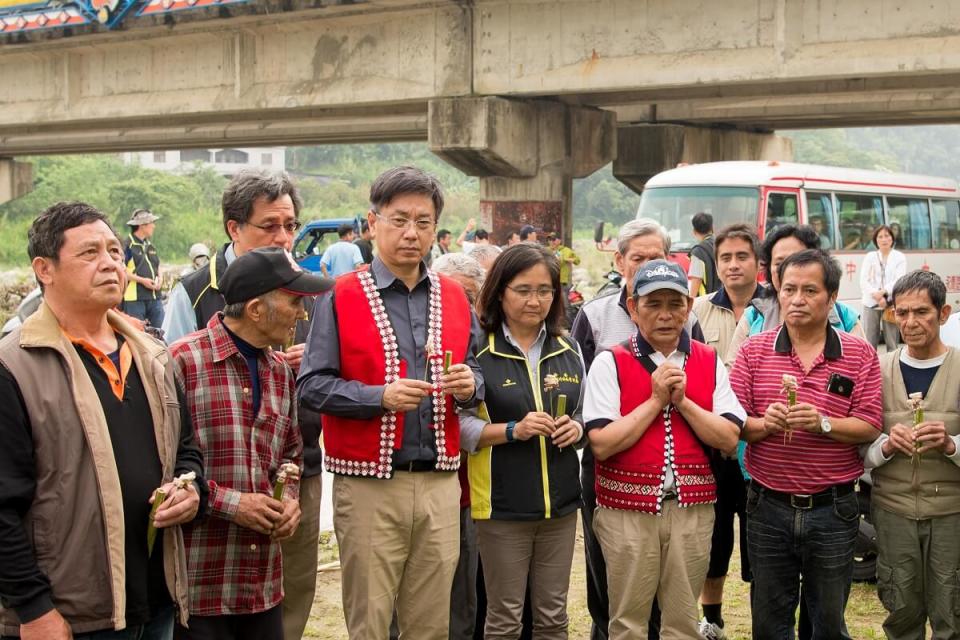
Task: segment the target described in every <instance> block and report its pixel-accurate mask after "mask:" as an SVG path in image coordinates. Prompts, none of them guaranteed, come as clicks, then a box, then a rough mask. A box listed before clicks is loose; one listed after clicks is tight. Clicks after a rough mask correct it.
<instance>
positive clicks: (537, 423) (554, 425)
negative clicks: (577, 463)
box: [513, 411, 583, 449]
mask: <svg viewBox="0 0 960 640" xmlns="http://www.w3.org/2000/svg"><path fill="white" fill-rule="evenodd" d="M582 434H583V427H582V426H580V423H579V422H577V421H576V420H573V419H571V418H570V416H568V415H562V416H560V417H559V418H554V417H553V416H551V415H550V414H549V413H544V412H543V411H531V412H530V413H528V414H527V415H525V416H524V417H523V420H520V421H519V422H517V424H516V425H515V426H514V427H513V437H514V439H515V440H521V441H523V440H529V439H530V438H532V437H534V436H543V437H545V438H550V440H551V441H552V442H553V444H555V445H557V447H559V448H560V449H563V448H564V447H569V446H571V445H573V444H576V442H577V440H579V439H580V436H581V435H582Z"/></svg>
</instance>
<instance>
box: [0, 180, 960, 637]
mask: <svg viewBox="0 0 960 640" xmlns="http://www.w3.org/2000/svg"><path fill="white" fill-rule="evenodd" d="M442 209H443V195H442V190H441V188H440V185H439V184H438V183H437V182H436V180H435V179H434V178H432V177H430V176H428V175H426V174H424V173H423V172H421V171H419V170H417V169H413V168H409V167H401V168H397V169H392V170H390V171H387V172H385V173H384V174H382V175H381V176H380V177H379V178H378V179H377V180H376V181H375V182H374V184H373V185H372V187H371V194H370V211H369V212H368V214H367V224H368V225H369V229H370V230H371V232H372V233H373V237H374V243H375V246H376V250H377V253H376V257H375V258H374V260H373V261H372V264H370V266H369V268H366V269H361V270H358V271H351V272H348V273H347V274H345V275H343V276H341V277H339V278H338V279H337V280H336V282H335V283H334V282H333V281H331V280H328V279H325V278H318V277H315V276H312V275H310V274H306V273H304V272H303V271H302V270H301V269H300V268H299V267H298V266H297V265H296V263H295V262H294V261H293V259H292V257H291V256H290V254H289V249H290V245H291V243H292V240H293V236H294V234H295V232H296V230H297V229H298V228H299V226H300V221H299V210H300V199H299V196H298V194H297V192H296V188H295V187H294V186H293V184H292V183H291V182H290V181H289V179H288V178H287V177H286V176H285V175H282V174H280V175H270V174H262V173H255V172H254V173H242V174H240V175H239V176H237V177H236V178H235V179H234V180H233V181H232V182H231V184H230V186H229V187H228V188H227V190H226V192H225V193H224V196H223V220H224V230H225V232H226V233H227V235H228V236H229V238H230V242H229V243H227V244H225V245H224V246H223V247H222V248H221V249H220V250H219V251H218V252H217V254H216V256H215V257H214V259H213V260H212V261H211V262H210V263H209V264H208V265H206V266H205V267H203V268H201V269H199V270H197V271H196V272H194V273H193V274H190V275H189V276H187V277H186V278H184V279H183V281H182V282H181V283H180V284H179V285H178V286H177V287H176V288H175V289H174V291H173V292H172V294H171V297H170V304H169V308H168V314H167V318H166V320H165V321H164V329H165V330H166V337H167V340H168V341H169V342H170V343H171V346H170V348H169V350H168V349H167V348H166V347H165V346H164V345H163V344H161V343H159V342H157V341H155V340H153V339H152V338H149V337H148V336H146V335H145V334H143V333H141V332H138V331H136V330H135V329H133V328H132V327H131V326H130V325H129V324H128V323H127V322H126V321H125V320H124V319H123V317H122V316H120V315H118V314H116V313H115V312H114V311H113V309H114V308H115V307H116V306H117V305H118V304H119V303H120V302H121V300H122V298H123V291H124V288H125V286H126V282H127V280H126V275H125V273H126V271H127V269H126V268H125V264H124V250H123V247H122V246H121V244H120V241H119V239H118V238H117V236H116V234H115V233H114V231H113V229H112V228H111V227H110V226H109V224H108V223H107V221H106V219H105V218H104V216H103V214H101V213H100V212H99V211H97V210H96V209H94V208H93V207H90V206H88V205H83V204H80V203H70V204H66V203H60V204H57V205H54V206H52V207H50V208H49V209H48V210H47V211H45V212H44V213H43V214H41V215H40V216H39V217H38V218H37V220H36V221H35V222H34V225H33V227H32V228H31V230H30V237H29V243H30V244H29V253H30V257H31V260H32V266H33V269H34V272H35V274H36V276H37V279H38V280H39V282H40V283H41V286H42V287H43V291H44V302H43V304H42V305H41V307H40V310H39V311H38V312H37V313H36V314H35V315H34V316H32V317H31V318H29V319H28V320H27V321H26V322H25V323H24V325H23V326H22V327H21V328H20V329H19V330H17V331H16V332H14V333H13V334H12V335H11V336H9V337H7V338H6V339H5V340H4V341H3V342H0V364H2V367H0V395H2V396H3V398H4V400H5V402H0V432H2V433H3V441H4V445H5V446H4V447H3V448H2V449H0V602H2V604H3V607H4V610H3V611H2V624H3V627H2V633H3V634H5V636H20V637H22V638H26V639H28V640H30V639H31V638H33V639H36V638H42V639H44V640H47V639H52V640H59V639H62V638H70V637H74V638H84V639H89V640H116V639H121V638H124V639H126V638H130V639H139V638H150V639H153V638H157V639H161V638H162V639H169V638H171V637H177V638H183V639H194V638H202V639H207V638H217V639H226V640H231V639H233V638H237V639H240V638H251V639H252V638H257V639H261V638H266V639H272V638H276V639H278V640H279V639H280V638H286V639H287V640H290V639H292V638H299V637H300V636H301V635H302V633H303V629H304V625H305V623H306V619H307V616H308V614H309V611H310V607H311V605H312V601H313V591H314V587H315V579H316V573H315V569H316V560H317V558H316V554H317V538H318V525H319V513H318V512H319V505H320V489H321V483H320V476H319V474H320V471H321V468H322V464H323V463H324V460H323V454H322V453H321V450H320V442H319V436H320V425H321V422H322V425H323V434H324V444H325V448H326V459H325V464H326V468H327V469H328V470H330V471H332V472H333V473H334V474H335V480H334V488H333V492H334V495H333V502H334V526H335V530H336V535H337V540H338V543H339V547H340V555H341V565H342V571H343V585H342V588H343V609H344V615H345V618H346V623H347V629H348V632H349V635H350V637H351V638H354V639H375V640H382V639H383V638H385V637H387V634H388V629H389V627H390V624H391V620H392V618H393V617H394V613H395V614H396V621H397V624H398V626H399V630H400V633H401V637H413V638H418V639H419V638H423V639H426V640H440V639H441V638H447V637H448V636H449V634H450V631H449V622H450V599H451V586H452V585H453V581H454V574H455V571H456V570H457V565H458V560H459V557H460V544H461V540H460V527H461V515H462V511H461V509H460V504H461V502H460V500H461V487H460V484H459V483H458V479H457V474H456V471H457V470H458V468H459V466H460V462H461V444H460V418H459V415H458V413H459V412H460V411H469V412H472V413H476V409H477V407H481V406H482V405H483V403H484V398H485V384H484V379H483V375H482V373H481V368H480V366H479V365H478V362H477V354H478V352H479V351H480V345H481V342H482V341H483V340H484V339H485V338H486V336H485V335H484V334H483V333H482V331H481V330H480V326H479V324H478V321H477V317H476V314H475V312H474V311H473V310H472V308H471V302H470V300H469V299H468V296H467V294H466V293H465V292H464V289H463V287H462V286H461V285H460V284H459V283H458V281H457V280H455V279H453V278H450V277H447V276H443V275H439V274H437V273H436V272H434V271H433V270H430V269H428V268H426V266H425V265H424V262H423V261H424V257H425V255H426V254H427V253H428V251H429V249H430V246H431V244H432V242H433V239H434V232H435V228H436V224H437V221H438V218H439V216H440V214H441V212H442ZM798 233H799V232H798ZM799 235H800V236H803V233H799ZM788 236H789V234H780V235H777V236H776V239H777V240H778V241H780V240H782V239H783V238H787V237H788ZM789 237H793V236H789ZM758 245H759V243H758V240H757V238H756V235H755V233H754V232H753V231H752V230H751V229H749V228H747V227H745V226H742V225H741V226H738V227H732V228H728V229H724V230H721V232H720V233H719V234H717V236H716V238H715V240H714V257H715V259H716V272H717V276H718V278H719V280H720V282H721V285H722V286H721V287H720V288H719V289H718V290H717V291H716V292H715V293H714V294H712V295H711V296H709V297H704V298H700V299H698V300H697V301H696V302H694V301H693V299H692V298H691V297H690V296H689V291H688V287H689V284H688V281H687V274H685V273H683V271H682V270H681V269H679V268H678V267H677V266H676V265H674V264H672V263H669V262H667V261H666V260H665V258H666V255H667V253H668V251H669V237H668V236H667V235H666V233H665V231H664V230H663V229H662V227H660V226H659V225H657V224H656V223H654V222H652V221H642V220H641V221H635V222H631V223H628V224H627V225H624V227H623V229H622V230H621V233H620V239H619V245H618V251H617V254H616V261H617V265H618V267H619V268H620V269H621V271H622V272H623V274H624V276H625V278H624V279H625V282H626V285H625V287H624V289H623V290H622V291H621V293H620V294H619V295H614V296H609V297H608V298H603V299H598V300H596V301H594V302H591V303H589V304H588V305H586V306H585V307H584V309H583V312H582V313H581V315H580V316H579V318H578V320H577V322H576V323H575V325H574V328H573V332H572V335H573V338H575V339H576V340H577V341H578V342H579V346H580V350H581V352H582V355H583V360H584V363H585V366H586V368H587V369H588V370H589V371H588V373H587V377H586V381H585V384H584V387H585V392H584V396H583V407H582V415H583V423H584V426H585V431H586V433H585V434H584V433H583V429H581V430H580V432H579V435H580V440H581V444H582V443H583V442H587V443H589V449H587V450H586V451H585V452H584V454H585V455H584V456H583V468H582V487H583V490H584V507H583V520H584V532H585V534H586V536H587V540H586V543H587V564H588V603H589V605H590V611H591V615H592V617H593V620H594V629H593V636H594V637H596V638H605V637H610V638H617V639H625V638H647V637H653V636H659V637H664V638H669V637H674V638H694V637H699V636H701V635H703V636H708V637H709V634H714V636H713V637H721V636H718V635H717V634H718V633H719V634H722V628H723V621H722V616H721V615H720V602H721V601H722V585H723V577H724V576H725V575H726V571H727V565H728V563H729V557H730V553H731V551H732V547H733V533H732V516H733V514H734V513H738V514H739V515H740V516H741V518H743V519H744V520H742V524H743V522H745V524H746V526H741V529H743V530H745V532H746V541H747V544H746V553H745V554H743V555H744V557H745V558H748V559H749V562H750V573H751V575H752V580H753V583H754V588H753V590H752V591H753V595H752V598H751V604H752V607H753V637H755V638H791V637H793V634H794V631H793V626H794V612H795V611H796V608H797V605H798V604H800V603H801V602H802V603H803V604H802V605H801V606H802V608H803V612H804V614H805V615H806V616H807V619H808V622H809V625H810V629H811V637H813V638H841V637H845V633H846V632H845V626H844V620H843V614H844V608H845V606H846V599H847V596H848V594H849V589H850V583H851V578H852V563H853V541H854V538H855V535H856V530H857V522H858V515H859V513H858V506H857V496H856V493H855V484H854V483H855V482H856V479H857V478H858V477H859V476H860V474H861V473H862V472H863V467H864V464H863V458H862V457H861V449H860V447H861V446H863V447H864V454H863V455H865V456H866V460H867V465H868V466H872V467H874V469H875V470H874V500H875V505H874V518H875V521H876V522H877V528H878V542H879V546H880V563H879V566H880V571H879V580H880V594H881V599H882V601H883V603H884V605H885V606H886V607H887V609H888V610H889V611H890V615H889V617H888V618H887V621H886V622H885V625H884V627H885V630H886V632H887V634H888V636H889V637H891V638H913V637H922V633H923V632H922V628H923V625H924V624H925V622H926V621H927V620H929V622H930V624H931V625H932V627H933V629H934V633H935V637H943V638H952V637H958V635H960V630H958V616H957V597H958V593H960V584H957V580H960V551H958V546H957V545H956V544H955V543H954V541H953V540H952V536H953V533H951V532H955V531H956V530H957V527H958V525H960V522H958V521H957V519H958V518H960V466H958V465H960V451H958V446H957V445H958V439H960V413H958V400H960V397H958V393H960V392H958V388H957V385H956V384H951V383H950V382H949V380H950V379H951V378H952V377H953V376H955V375H957V374H960V356H957V354H956V352H955V351H954V350H952V349H949V348H947V347H945V346H944V345H943V344H942V343H941V342H940V340H939V333H938V328H939V325H940V324H941V323H942V322H943V321H945V319H946V316H948V315H949V312H950V308H949V306H947V305H946V303H945V297H946V292H945V288H944V286H943V283H942V281H940V279H939V278H938V277H937V276H935V275H934V274H929V273H923V272H914V273H911V274H908V275H907V276H905V277H904V278H901V279H900V280H899V281H898V282H897V285H896V287H895V288H894V289H893V291H892V292H890V296H891V299H892V304H893V305H894V307H895V312H896V316H897V319H898V323H899V324H900V330H901V333H902V335H903V337H904V340H905V342H906V345H907V346H906V347H905V348H901V349H897V350H895V351H893V352H892V353H890V354H887V355H886V356H885V358H884V361H883V364H882V365H881V363H880V362H879V360H878V358H877V354H876V352H875V351H873V349H872V348H871V347H870V346H869V345H868V344H867V343H866V342H864V341H863V340H861V339H859V338H857V337H855V336H852V335H849V334H847V333H845V332H843V331H840V330H837V329H835V328H833V326H831V324H830V317H831V312H835V307H834V305H835V302H836V297H837V291H838V288H839V281H840V270H839V267H838V265H837V264H836V262H835V261H834V260H833V259H832V258H831V257H830V256H829V255H828V254H826V253H824V252H823V251H820V250H819V249H814V248H809V249H804V250H800V251H795V252H793V253H792V254H791V255H789V256H788V257H786V258H785V259H784V260H783V261H782V262H779V263H778V264H776V279H775V280H774V283H773V284H774V287H773V288H772V289H771V290H770V291H772V292H773V293H772V294H771V293H765V291H766V290H763V289H760V288H759V287H758V284H757V279H756V276H757V271H758V266H759V259H760V257H761V251H760V250H759V246H758ZM773 249H774V247H767V246H766V245H765V246H764V248H763V250H762V255H763V257H765V258H767V261H768V264H769V256H770V255H771V254H772V252H773ZM517 255H519V253H517ZM557 269H559V265H557ZM137 282H139V281H137ZM558 283H559V276H558ZM503 284H504V283H500V285H503ZM507 284H509V283H507ZM500 285H497V286H500ZM507 288H509V287H507ZM322 292H326V294H325V295H323V296H321V297H315V296H317V294H320V293H322ZM524 293H525V294H526V299H527V300H528V302H529V304H532V301H533V300H534V297H540V296H541V291H540V289H536V290H534V293H535V294H536V296H532V295H530V292H529V291H526V290H524ZM544 294H546V290H545V291H544ZM505 295H506V294H505ZM761 295H766V296H768V297H770V296H775V303H774V304H775V305H776V306H777V309H778V313H779V318H780V319H781V320H782V324H780V325H778V326H776V327H774V328H773V329H771V330H768V331H762V332H759V333H757V334H756V335H754V336H752V337H750V338H749V339H747V340H746V342H744V343H743V345H742V346H741V347H740V348H739V350H738V352H737V354H736V357H735V358H734V359H733V364H732V367H731V369H730V370H729V372H728V370H727V367H726V366H725V365H724V360H725V358H724V356H725V354H726V351H727V349H725V346H726V345H725V344H724V343H725V342H726V341H729V340H732V339H733V336H734V334H735V328H736V325H737V323H738V321H742V320H743V318H742V316H743V315H744V314H745V313H746V309H747V308H748V306H749V305H751V304H753V303H752V300H753V299H754V298H756V297H758V296H761ZM692 308H695V309H696V311H697V316H699V322H697V321H696V318H694V317H693V314H692V313H691V309H692ZM761 324H762V321H761ZM711 347H712V348H711ZM521 359H522V358H521ZM784 374H787V375H788V376H790V377H789V378H788V377H786V376H784ZM508 383H510V381H509V380H506V381H504V382H503V383H502V384H503V385H507V384H508ZM498 384H499V383H498ZM917 393H919V394H921V397H922V406H923V410H924V412H925V417H924V418H923V419H919V418H917V417H916V415H915V411H916V408H917V407H916V400H915V399H914V400H911V398H915V396H911V394H917ZM911 401H912V402H913V403H914V404H913V405H911ZM915 422H916V424H914V423H915ZM514 424H516V423H514ZM577 426H578V425H577ZM578 428H579V426H578ZM511 429H512V426H511V424H510V423H507V425H506V431H505V434H506V435H505V436H504V438H505V439H504V441H503V442H499V441H498V444H497V445H495V446H510V445H509V444H507V443H509V442H510V441H511V436H510V433H509V432H510V431H511ZM881 433H882V435H881ZM541 437H542V436H541ZM738 440H744V441H746V442H747V443H748V444H747V446H746V452H745V471H746V472H747V473H748V474H749V475H750V477H751V479H750V480H749V481H746V482H745V481H744V479H743V476H741V475H740V473H739V465H737V464H736V448H737V442H738ZM871 443H872V444H871ZM868 445H869V446H868ZM544 473H546V471H544ZM545 499H546V497H545ZM151 503H159V504H158V506H157V507H156V508H152V507H151ZM148 525H149V526H148ZM604 559H606V560H607V562H606V563H604ZM801 582H802V585H803V598H802V599H801V595H800V584H801ZM698 599H699V600H701V602H702V603H703V605H704V613H705V618H704V620H700V619H699V618H700V616H699V613H698V611H697V601H698ZM657 604H659V607H657V606H656V605H657ZM561 618H563V619H565V614H564V615H563V616H561ZM537 632H538V629H537V621H536V620H535V623H534V635H535V637H536V636H537ZM511 633H512V632H511ZM550 634H551V635H550V636H549V637H551V638H553V637H556V638H565V637H566V635H567V633H566V628H565V624H564V625H561V627H559V628H553V629H551V631H550ZM450 637H452V636H450ZM487 637H491V638H492V637H503V638H506V637H515V636H509V635H502V636H494V635H491V634H490V630H489V629H488V634H487ZM543 637H546V636H545V635H544V636H543Z"/></svg>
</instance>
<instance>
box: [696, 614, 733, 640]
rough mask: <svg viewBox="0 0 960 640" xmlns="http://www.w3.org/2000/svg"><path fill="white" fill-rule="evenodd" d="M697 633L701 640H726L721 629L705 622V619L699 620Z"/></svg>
mask: <svg viewBox="0 0 960 640" xmlns="http://www.w3.org/2000/svg"><path fill="white" fill-rule="evenodd" d="M699 631H700V635H701V636H703V640H727V634H725V633H724V632H723V627H721V626H719V625H716V624H714V623H712V622H707V619H706V618H703V619H701V620H700V628H699Z"/></svg>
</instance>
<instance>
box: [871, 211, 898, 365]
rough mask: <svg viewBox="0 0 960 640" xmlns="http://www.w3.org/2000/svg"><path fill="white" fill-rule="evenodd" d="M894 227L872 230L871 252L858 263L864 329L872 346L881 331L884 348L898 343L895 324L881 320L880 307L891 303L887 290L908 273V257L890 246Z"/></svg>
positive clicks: (881, 310) (875, 344)
mask: <svg viewBox="0 0 960 640" xmlns="http://www.w3.org/2000/svg"><path fill="white" fill-rule="evenodd" d="M893 243H894V235H893V229H891V228H890V227H888V226H887V225H885V224H882V225H880V226H879V227H877V228H876V230H874V232H873V244H874V245H876V247H877V250H876V251H871V252H870V253H868V254H867V255H866V257H865V258H864V259H863V265H861V266H860V292H861V294H862V297H861V299H860V301H861V302H862V303H863V313H862V314H861V318H862V320H863V332H864V334H865V337H866V339H867V342H869V343H870V344H871V345H873V347H874V348H876V346H877V345H878V344H880V336H881V334H882V336H883V341H884V344H886V346H887V351H893V350H894V349H896V348H897V343H899V342H900V336H899V335H898V333H897V326H896V325H895V324H891V323H889V322H884V321H883V319H882V318H883V310H884V309H885V308H886V307H887V306H888V305H889V304H890V292H891V291H893V285H895V284H896V283H897V279H898V278H900V277H902V276H903V274H905V273H906V272H907V257H906V256H905V255H903V253H901V252H900V251H897V250H896V249H894V248H893Z"/></svg>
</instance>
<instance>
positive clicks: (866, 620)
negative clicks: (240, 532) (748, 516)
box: [303, 525, 886, 640]
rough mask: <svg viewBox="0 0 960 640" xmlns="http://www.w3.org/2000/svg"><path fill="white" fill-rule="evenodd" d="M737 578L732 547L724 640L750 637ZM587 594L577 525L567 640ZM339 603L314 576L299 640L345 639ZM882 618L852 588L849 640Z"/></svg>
mask: <svg viewBox="0 0 960 640" xmlns="http://www.w3.org/2000/svg"><path fill="white" fill-rule="evenodd" d="M735 539H736V538H735ZM320 547H321V549H320V555H321V560H320V564H324V563H325V562H329V561H330V560H331V559H335V558H336V540H334V539H333V537H332V536H331V535H329V534H326V537H325V538H324V539H321V545H320ZM739 575H740V552H739V549H737V548H735V549H734V556H733V559H732V560H731V563H730V577H729V578H728V579H727V585H726V589H725V591H724V605H723V617H724V620H725V622H726V632H727V637H728V638H729V639H730V640H749V639H750V637H751V634H750V607H749V605H748V598H749V587H748V585H747V584H746V583H744V582H742V581H741V580H740V579H739ZM586 593H587V592H586V578H585V564H584V559H583V534H582V533H581V531H580V529H579V525H578V530H577V546H576V549H575V551H574V558H573V572H572V576H571V580H570V594H569V599H568V602H567V612H568V614H569V616H570V628H569V635H570V638H571V640H580V639H584V640H585V639H587V638H589V637H590V614H589V612H588V611H587V596H586ZM340 601H341V600H340V572H339V571H326V572H323V573H320V574H319V576H318V578H317V596H316V599H315V600H314V604H313V611H312V613H311V616H310V621H309V622H308V624H307V629H306V632H305V633H304V636H303V637H304V638H312V639H320V640H342V639H345V638H347V632H346V628H345V627H344V623H343V612H342V610H341V608H340ZM885 615H886V613H885V611H884V610H883V606H882V605H881V604H880V600H879V599H878V598H877V590H876V587H875V586H874V585H871V584H854V585H853V589H852V591H851V593H850V601H849V602H848V604H847V627H848V628H849V630H850V635H851V637H853V638H854V640H874V639H879V638H883V637H884V634H883V630H882V629H881V623H882V622H883V619H884V617H885ZM414 640H415V639H414Z"/></svg>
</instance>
